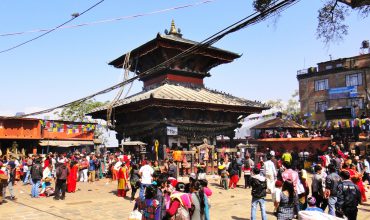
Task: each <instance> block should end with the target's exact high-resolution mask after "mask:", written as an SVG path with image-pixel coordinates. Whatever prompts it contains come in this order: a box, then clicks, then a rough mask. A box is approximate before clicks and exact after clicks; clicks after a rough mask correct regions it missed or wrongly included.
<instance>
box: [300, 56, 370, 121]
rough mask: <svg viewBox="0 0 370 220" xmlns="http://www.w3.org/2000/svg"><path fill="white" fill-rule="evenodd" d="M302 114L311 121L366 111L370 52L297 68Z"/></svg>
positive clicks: (357, 114) (369, 77)
mask: <svg viewBox="0 0 370 220" xmlns="http://www.w3.org/2000/svg"><path fill="white" fill-rule="evenodd" d="M297 79H298V82H299V99H300V100H299V101H300V105H301V113H302V114H303V115H305V116H309V117H310V119H311V120H314V121H324V120H331V119H343V118H352V117H355V116H357V117H359V116H360V115H361V114H362V112H367V113H368V106H367V103H368V101H367V98H366V97H367V96H366V93H367V91H368V87H369V86H370V54H363V55H359V56H354V57H348V58H341V59H337V60H330V61H325V62H321V63H318V66H317V67H310V68H308V69H304V70H299V71H298V72H297Z"/></svg>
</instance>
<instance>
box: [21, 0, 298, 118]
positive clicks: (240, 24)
mask: <svg viewBox="0 0 370 220" xmlns="http://www.w3.org/2000/svg"><path fill="white" fill-rule="evenodd" d="M299 1H300V0H283V1H281V2H279V3H276V4H274V5H273V6H272V7H270V8H268V9H266V10H265V11H263V12H260V13H259V12H255V13H253V14H251V15H249V16H247V17H245V18H243V19H241V20H239V21H237V22H235V23H234V24H232V25H230V26H228V27H226V28H224V29H223V30H221V31H219V32H217V33H215V34H213V35H212V36H210V37H208V38H207V39H205V40H203V41H201V42H199V43H197V44H195V45H193V46H192V47H190V48H189V49H187V50H184V51H183V52H181V53H180V54H178V55H176V56H174V57H172V58H170V59H168V60H166V61H164V62H163V63H161V64H158V65H157V66H155V67H153V68H151V69H149V70H146V71H145V72H143V73H139V74H137V75H136V76H134V77H132V78H130V79H127V80H125V81H123V82H120V83H118V84H116V85H114V86H111V87H109V88H107V89H104V90H102V91H99V92H97V93H94V94H92V95H89V96H86V97H84V98H81V99H78V100H75V101H73V102H69V103H66V104H64V105H60V106H57V107H54V108H50V109H46V110H42V111H38V112H33V113H29V114H25V115H22V116H19V117H28V116H32V115H40V114H44V113H48V112H51V111H54V110H56V109H58V108H64V107H67V106H69V105H72V104H74V103H78V102H83V101H86V100H89V99H91V98H93V97H95V96H98V95H101V94H105V93H108V92H111V91H113V90H115V89H118V88H120V87H122V86H124V85H126V84H129V83H131V82H134V81H135V80H136V79H139V78H140V77H143V76H148V75H151V74H153V73H155V72H157V71H158V70H160V69H163V68H166V67H168V66H169V65H171V64H173V63H174V62H175V61H178V60H181V59H182V58H184V57H186V56H188V55H190V54H191V53H194V52H196V51H199V50H200V49H202V48H207V47H209V46H210V45H212V44H214V43H215V42H217V41H219V40H221V39H222V38H223V37H225V36H226V35H228V34H231V33H234V32H236V31H239V30H241V29H243V28H246V27H247V26H249V25H253V24H256V23H259V22H261V21H263V20H265V19H266V18H268V17H270V16H272V15H273V14H275V13H279V12H281V11H283V10H285V9H286V8H288V7H290V6H292V5H294V4H295V3H297V2H299ZM122 65H123V63H122Z"/></svg>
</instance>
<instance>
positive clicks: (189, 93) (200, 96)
mask: <svg viewBox="0 0 370 220" xmlns="http://www.w3.org/2000/svg"><path fill="white" fill-rule="evenodd" d="M151 97H152V98H154V99H164V100H177V101H190V102H200V103H207V104H219V105H231V106H249V107H259V108H267V106H266V105H264V104H262V103H260V102H256V101H250V100H247V99H242V98H238V97H235V96H232V95H229V94H225V93H221V92H217V91H213V90H209V89H206V88H191V87H185V86H182V85H173V84H163V85H161V86H159V87H157V88H154V89H151V90H149V91H142V92H140V93H137V94H135V95H132V96H130V97H127V98H126V99H121V100H119V101H118V102H117V103H116V104H115V106H114V107H118V106H122V105H126V104H129V103H133V102H138V101H142V100H146V99H149V98H151ZM105 109H106V106H102V107H100V108H97V109H94V111H93V112H97V111H101V110H105Z"/></svg>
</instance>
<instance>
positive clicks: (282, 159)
mask: <svg viewBox="0 0 370 220" xmlns="http://www.w3.org/2000/svg"><path fill="white" fill-rule="evenodd" d="M343 151H344V149H341V148H340V147H339V146H337V145H336V143H335V142H332V144H331V146H330V147H329V148H328V151H327V152H324V153H322V154H321V155H318V156H317V158H316V163H313V165H312V172H313V176H312V180H311V181H310V182H311V186H309V184H308V182H309V181H308V174H307V170H306V169H304V162H305V161H304V160H301V159H299V158H300V157H293V156H292V154H297V153H296V152H288V151H287V152H285V153H283V154H282V155H281V156H280V155H279V156H276V154H275V152H274V151H269V152H267V154H266V156H265V157H263V158H260V160H259V162H258V163H255V162H254V161H253V160H251V158H250V157H249V155H248V154H247V155H246V156H245V158H244V159H242V160H241V159H240V155H237V156H236V157H235V158H233V159H231V161H229V158H225V160H221V162H220V164H219V167H218V168H219V175H220V176H221V180H220V186H221V187H223V188H224V189H225V190H227V189H229V188H230V189H233V188H235V186H236V183H237V182H238V180H239V178H240V177H241V174H242V173H243V174H244V180H245V184H244V187H245V188H251V194H252V205H251V219H252V220H253V219H256V209H257V205H259V206H260V208H261V216H262V219H267V217H266V210H265V198H266V194H267V193H270V194H271V195H272V200H273V202H274V207H275V210H274V213H275V215H276V216H277V219H281V220H286V219H293V218H295V217H297V215H298V213H299V212H300V211H302V210H307V211H318V212H324V211H325V210H326V209H328V214H329V215H332V216H337V217H344V216H346V217H347V218H348V219H349V220H352V219H356V218H357V212H358V208H357V206H358V205H359V204H360V203H363V202H366V201H367V198H366V194H365V192H366V188H365V184H364V182H368V183H369V184H370V167H369V160H368V159H367V158H366V157H365V155H363V156H359V155H356V154H355V153H350V152H343ZM303 154H304V153H303ZM308 170H309V171H310V169H308Z"/></svg>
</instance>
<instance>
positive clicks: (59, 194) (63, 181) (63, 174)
mask: <svg viewBox="0 0 370 220" xmlns="http://www.w3.org/2000/svg"><path fill="white" fill-rule="evenodd" d="M68 175H69V170H68V168H67V166H66V165H65V164H64V163H62V164H58V166H57V169H56V171H55V176H56V179H57V180H56V182H55V195H54V200H59V199H61V200H64V199H65V196H66V187H67V177H68Z"/></svg>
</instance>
